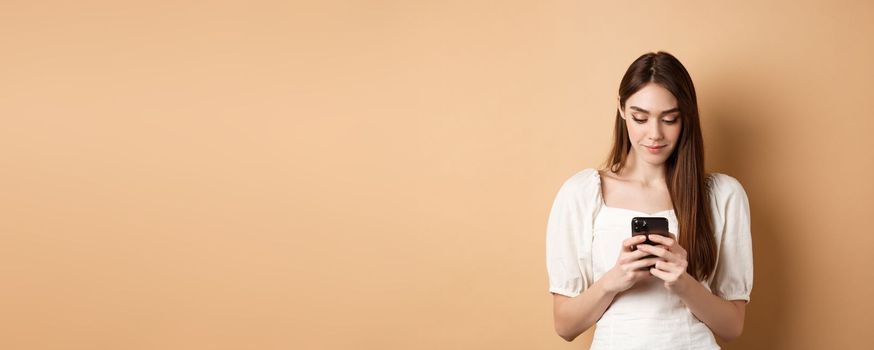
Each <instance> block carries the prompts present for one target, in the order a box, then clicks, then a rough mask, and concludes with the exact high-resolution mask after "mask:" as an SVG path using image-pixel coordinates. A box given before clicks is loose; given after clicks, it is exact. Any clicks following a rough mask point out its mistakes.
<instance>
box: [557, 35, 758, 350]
mask: <svg viewBox="0 0 874 350" xmlns="http://www.w3.org/2000/svg"><path fill="white" fill-rule="evenodd" d="M617 102H618V103H617V113H616V124H615V131H614V134H613V136H614V143H613V148H612V152H611V154H610V156H609V157H608V159H607V162H606V164H605V166H604V167H603V168H602V169H598V170H596V169H593V168H587V169H584V170H582V171H580V172H578V173H576V174H574V175H573V176H571V177H570V178H569V179H568V180H567V181H565V182H564V184H563V185H562V186H561V188H560V189H559V191H558V194H557V195H556V198H555V201H554V202H553V205H552V210H551V211H550V214H549V223H548V225H547V242H546V243H547V245H546V255H547V259H546V265H547V271H548V274H549V291H550V292H551V293H552V295H553V300H554V309H553V313H554V318H555V329H556V332H557V333H558V334H559V335H560V336H561V337H562V338H564V339H565V340H567V341H572V340H573V339H575V338H576V337H577V336H578V335H580V334H581V333H582V332H584V331H585V330H587V329H588V328H589V327H591V326H592V325H594V324H596V323H597V326H596V328H595V334H594V337H593V340H592V347H591V348H592V349H719V346H718V345H717V344H716V341H715V338H714V334H715V335H717V336H719V337H720V338H722V339H725V340H731V339H734V338H737V337H738V336H740V334H741V331H742V330H743V324H744V311H745V307H746V303H747V302H749V300H750V291H751V290H752V282H753V256H752V241H751V238H750V215H749V203H748V200H747V196H746V193H745V191H744V189H743V187H742V186H741V184H740V183H739V182H738V181H737V180H736V179H734V178H733V177H731V176H728V175H725V174H720V173H712V174H709V175H705V173H704V147H703V140H702V137H701V128H700V125H699V119H698V103H697V100H696V96H695V88H694V86H693V85H692V79H691V78H690V76H689V73H688V72H687V71H686V69H685V67H683V65H682V64H681V63H680V61H678V60H677V59H676V58H675V57H674V56H672V55H670V54H668V53H665V52H657V53H647V54H644V55H643V56H640V57H639V58H638V59H637V60H635V61H634V62H633V63H632V64H631V66H630V67H629V68H628V71H626V73H625V76H624V77H623V78H622V82H621V84H620V86H619V96H618V101H617ZM638 216H641V217H651V216H659V217H665V218H667V219H668V224H669V231H670V232H671V237H670V238H667V237H662V236H659V235H649V236H648V237H649V239H650V240H651V241H653V242H655V243H656V245H648V244H644V241H645V238H646V237H645V236H635V237H632V236H631V219H632V218H634V217H638ZM648 256H650V257H648ZM652 256H654V257H652Z"/></svg>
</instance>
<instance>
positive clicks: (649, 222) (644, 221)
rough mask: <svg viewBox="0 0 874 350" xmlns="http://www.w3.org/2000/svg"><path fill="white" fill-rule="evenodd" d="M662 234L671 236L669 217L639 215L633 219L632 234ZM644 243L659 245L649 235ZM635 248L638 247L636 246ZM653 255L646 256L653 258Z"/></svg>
mask: <svg viewBox="0 0 874 350" xmlns="http://www.w3.org/2000/svg"><path fill="white" fill-rule="evenodd" d="M651 234H656V235H661V236H665V237H671V235H670V233H668V219H667V218H662V217H643V216H637V217H634V218H632V219H631V236H632V237H634V236H639V235H651ZM643 243H644V244H649V245H658V243H656V242H653V241H650V240H649V238H648V237H647V239H646V241H645V242H643ZM635 249H637V248H636V247H635ZM651 257H653V256H652V255H650V256H646V257H644V258H651Z"/></svg>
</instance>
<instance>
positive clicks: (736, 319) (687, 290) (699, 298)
mask: <svg viewBox="0 0 874 350" xmlns="http://www.w3.org/2000/svg"><path fill="white" fill-rule="evenodd" d="M682 280H683V282H682V284H681V285H682V287H681V288H677V289H676V290H675V292H676V293H677V295H678V296H679V297H680V299H682V300H683V303H685V304H686V307H688V308H689V311H691V312H692V314H693V315H695V317H697V318H698V319H699V320H701V322H704V324H706V325H707V327H709V328H710V330H711V331H713V333H714V334H716V335H717V336H719V337H720V338H722V339H724V340H732V339H734V338H737V337H738V336H740V334H741V332H742V331H743V324H744V312H743V311H742V310H741V309H739V307H738V306H737V305H735V303H733V302H731V301H728V300H725V299H722V298H720V297H718V296H716V295H714V294H713V293H711V292H710V291H709V290H707V288H705V287H704V286H703V285H702V284H701V283H699V282H698V281H696V280H695V279H694V278H693V277H692V276H690V275H689V274H684V277H683V278H682Z"/></svg>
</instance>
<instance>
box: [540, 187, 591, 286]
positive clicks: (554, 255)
mask: <svg viewBox="0 0 874 350" xmlns="http://www.w3.org/2000/svg"><path fill="white" fill-rule="evenodd" d="M581 177H582V174H581V175H578V176H576V177H572V178H571V179H568V180H567V181H565V182H564V184H562V186H561V188H560V189H559V191H558V194H557V195H556V197H555V200H554V201H553V203H552V209H551V210H550V213H549V221H548V223H547V229H546V268H547V272H548V275H549V291H550V292H551V293H557V294H561V295H564V296H568V297H575V296H577V295H579V294H580V293H582V292H583V290H584V289H585V288H586V287H587V286H588V285H589V284H590V282H591V281H590V279H591V278H590V277H588V275H589V274H587V273H586V271H584V270H583V269H582V268H581V262H584V261H586V259H585V257H581V256H580V251H581V250H584V249H581V248H583V247H582V246H581V244H582V243H583V242H582V241H583V239H582V237H583V232H582V231H583V229H584V226H585V224H584V215H585V212H586V210H585V209H586V208H585V206H586V203H585V201H584V197H583V196H582V194H581V186H580V183H579V179H580V178H581Z"/></svg>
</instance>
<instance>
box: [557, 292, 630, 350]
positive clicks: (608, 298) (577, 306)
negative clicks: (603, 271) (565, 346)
mask: <svg viewBox="0 0 874 350" xmlns="http://www.w3.org/2000/svg"><path fill="white" fill-rule="evenodd" d="M615 297H616V293H613V292H609V291H607V290H606V289H605V288H604V285H603V279H600V280H598V281H595V283H593V284H592V285H591V286H589V288H586V290H584V291H583V293H581V294H580V295H578V296H576V297H573V298H569V299H567V300H566V301H565V302H564V303H561V304H559V305H556V309H555V325H556V327H555V328H556V331H557V332H558V334H559V335H561V337H562V338H564V339H565V340H567V341H572V340H574V338H576V337H577V336H579V335H580V334H582V333H583V332H585V331H586V330H587V329H589V328H590V327H592V325H594V324H595V322H597V321H598V320H599V319H600V318H601V316H602V315H604V311H606V310H607V307H609V306H610V303H612V302H613V298H615Z"/></svg>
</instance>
